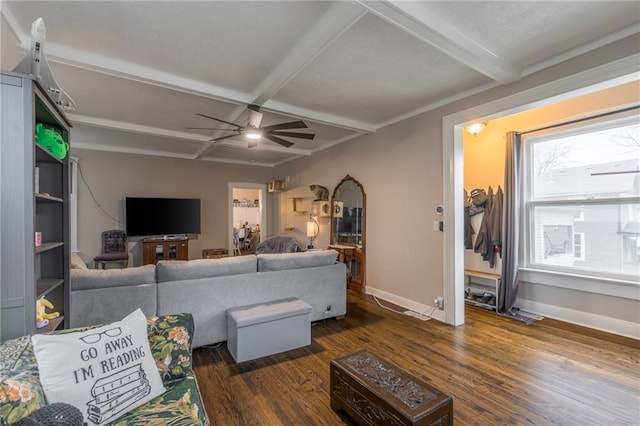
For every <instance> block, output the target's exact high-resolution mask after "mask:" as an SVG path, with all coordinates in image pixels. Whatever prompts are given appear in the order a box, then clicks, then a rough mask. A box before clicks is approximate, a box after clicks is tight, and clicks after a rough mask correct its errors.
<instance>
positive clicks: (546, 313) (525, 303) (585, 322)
mask: <svg viewBox="0 0 640 426" xmlns="http://www.w3.org/2000/svg"><path fill="white" fill-rule="evenodd" d="M516 306H518V307H519V308H520V309H522V310H523V311H526V312H531V313H532V314H536V315H541V316H543V317H547V318H553V319H556V320H560V321H564V322H568V323H571V324H576V325H581V326H584V327H589V328H594V329H596V330H600V331H606V332H607V333H612V334H617V335H620V336H624V337H630V338H632V339H640V324H638V323H635V322H631V321H625V320H620V319H616V318H611V317H606V316H604V315H598V314H593V313H590V312H582V311H576V310H574V309H569V308H563V307H561V306H554V305H548V304H546V303H540V302H534V301H531V300H526V299H518V300H517V301H516Z"/></svg>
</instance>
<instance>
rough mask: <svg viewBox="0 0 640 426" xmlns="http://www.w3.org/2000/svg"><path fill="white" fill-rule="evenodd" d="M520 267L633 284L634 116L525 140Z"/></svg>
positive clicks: (638, 177) (637, 168)
mask: <svg viewBox="0 0 640 426" xmlns="http://www.w3.org/2000/svg"><path fill="white" fill-rule="evenodd" d="M524 144H525V165H524V166H525V170H526V172H525V173H526V178H525V182H526V183H525V191H524V203H525V212H526V221H525V227H526V229H525V230H524V236H525V239H524V241H525V254H526V255H525V265H524V266H525V267H527V268H533V269H540V270H548V271H557V272H564V273H570V274H579V275H587V276H592V277H605V278H607V277H610V278H616V279H623V280H631V281H638V280H639V277H640V122H639V120H638V117H633V118H626V119H622V120H620V119H619V120H615V121H609V122H607V123H599V124H597V125H591V126H588V127H581V128H579V129H572V130H570V131H565V132H562V133H554V134H546V135H544V136H537V137H529V138H527V139H525V141H524Z"/></svg>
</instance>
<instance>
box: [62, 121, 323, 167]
mask: <svg viewBox="0 0 640 426" xmlns="http://www.w3.org/2000/svg"><path fill="white" fill-rule="evenodd" d="M66 115H67V118H69V120H70V121H71V123H72V124H81V125H84V126H91V127H100V128H104V129H110V130H117V131H121V132H129V133H139V134H144V135H151V136H158V137H165V138H173V139H181V140H188V141H194V142H202V143H203V144H205V146H206V148H209V147H210V146H213V147H216V146H226V147H229V148H242V149H246V146H243V145H239V144H238V143H233V142H230V141H229V142H212V141H211V140H210V139H211V138H210V137H209V136H204V135H197V134H194V133H188V132H179V131H175V130H169V129H161V128H158V127H151V126H144V125H142V124H135V123H127V122H124V121H117V120H109V119H106V118H99V117H91V116H88V115H81V114H66ZM252 149H256V150H259V151H271V152H278V153H286V154H295V155H311V151H310V150H306V149H299V148H284V147H281V146H275V145H271V144H260V145H258V146H257V147H256V148H252ZM123 152H124V151H123ZM198 152H199V151H198ZM196 155H197V154H193V155H190V156H189V158H191V159H194V158H195V157H196Z"/></svg>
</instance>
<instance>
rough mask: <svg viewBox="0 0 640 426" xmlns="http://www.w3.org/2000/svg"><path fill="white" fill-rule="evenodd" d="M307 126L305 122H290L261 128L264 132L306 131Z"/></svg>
mask: <svg viewBox="0 0 640 426" xmlns="http://www.w3.org/2000/svg"><path fill="white" fill-rule="evenodd" d="M306 128H307V125H306V124H304V121H290V122H288V123H280V124H274V125H273V126H266V127H261V129H262V130H280V129H306Z"/></svg>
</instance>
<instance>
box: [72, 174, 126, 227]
mask: <svg viewBox="0 0 640 426" xmlns="http://www.w3.org/2000/svg"><path fill="white" fill-rule="evenodd" d="M77 166H78V173H79V174H80V179H82V182H83V183H84V186H86V187H87V189H88V190H89V194H90V195H91V198H93V201H94V202H95V203H96V205H97V206H98V207H99V208H100V210H102V212H103V213H104V214H105V215H107V217H108V218H109V219H111V220H113V221H114V222H115V223H116V224H118V226H120V222H119V221H118V219H116V218H115V217H113V216H111V215H110V214H109V212H107V211H106V210H105V209H104V208H102V206H101V205H100V203H99V202H98V200H96V197H95V195H93V191H92V190H91V187H90V186H89V184H88V183H87V180H86V179H85V178H84V174H83V173H82V168H81V167H80V162H78V163H77Z"/></svg>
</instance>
